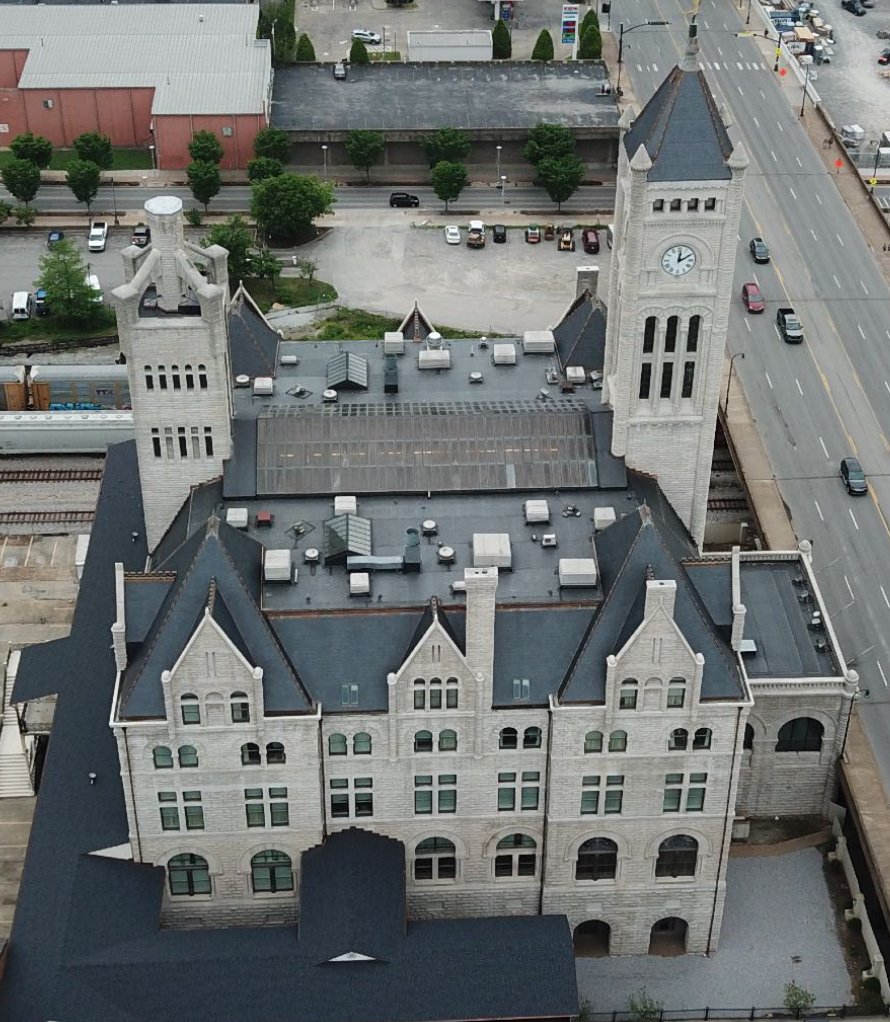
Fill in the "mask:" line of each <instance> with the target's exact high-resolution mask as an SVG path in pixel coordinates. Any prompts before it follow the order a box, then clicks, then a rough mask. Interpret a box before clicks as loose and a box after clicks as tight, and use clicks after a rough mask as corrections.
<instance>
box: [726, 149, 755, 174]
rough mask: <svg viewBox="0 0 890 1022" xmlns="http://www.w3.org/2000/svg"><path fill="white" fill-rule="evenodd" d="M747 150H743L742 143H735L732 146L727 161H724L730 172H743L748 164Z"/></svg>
mask: <svg viewBox="0 0 890 1022" xmlns="http://www.w3.org/2000/svg"><path fill="white" fill-rule="evenodd" d="M749 162H750V161H749V159H748V150H747V149H746V148H745V143H744V142H736V144H735V145H734V146H733V149H732V152H731V153H730V154H729V159H728V160H727V161H726V166H727V167H729V169H730V170H734V171H738V170H744V169H745V168H746V167H747V166H748V163H749Z"/></svg>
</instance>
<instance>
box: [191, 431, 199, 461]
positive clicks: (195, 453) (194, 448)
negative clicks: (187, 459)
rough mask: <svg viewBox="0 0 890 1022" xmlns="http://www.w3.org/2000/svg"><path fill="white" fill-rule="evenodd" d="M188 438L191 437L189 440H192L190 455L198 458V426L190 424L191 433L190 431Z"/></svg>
mask: <svg viewBox="0 0 890 1022" xmlns="http://www.w3.org/2000/svg"><path fill="white" fill-rule="evenodd" d="M190 438H191V441H192V457H193V458H200V457H201V438H200V437H199V436H198V427H197V426H192V428H191V433H190Z"/></svg>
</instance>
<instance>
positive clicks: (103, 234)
mask: <svg viewBox="0 0 890 1022" xmlns="http://www.w3.org/2000/svg"><path fill="white" fill-rule="evenodd" d="M107 241H108V224H107V223H106V222H105V221H104V220H94V221H93V223H92V226H91V227H90V235H89V237H88V238H87V248H88V249H89V251H90V252H104V251H105V245H106V243H107Z"/></svg>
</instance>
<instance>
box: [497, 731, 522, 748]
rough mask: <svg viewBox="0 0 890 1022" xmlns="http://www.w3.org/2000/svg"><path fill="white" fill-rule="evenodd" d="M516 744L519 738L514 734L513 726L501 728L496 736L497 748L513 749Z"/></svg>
mask: <svg viewBox="0 0 890 1022" xmlns="http://www.w3.org/2000/svg"><path fill="white" fill-rule="evenodd" d="M518 744H519V738H518V735H517V734H516V728H515V727H505V728H502V729H501V733H500V736H499V738H498V748H499V749H515V748H516V747H517V745H518Z"/></svg>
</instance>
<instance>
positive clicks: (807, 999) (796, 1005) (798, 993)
mask: <svg viewBox="0 0 890 1022" xmlns="http://www.w3.org/2000/svg"><path fill="white" fill-rule="evenodd" d="M815 1003H816V996H815V994H812V993H811V992H810V991H809V990H806V989H805V988H804V987H801V986H798V985H797V984H796V983H795V982H794V980H792V981H791V982H790V983H786V984H785V1007H786V1008H787V1009H788V1010H789V1011H790V1012H791V1013H792V1014H793V1015H794V1017H795V1018H800V1016H801V1015H806V1013H807V1012H808V1011H809V1010H810V1008H812V1007H813V1005H814V1004H815Z"/></svg>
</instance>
